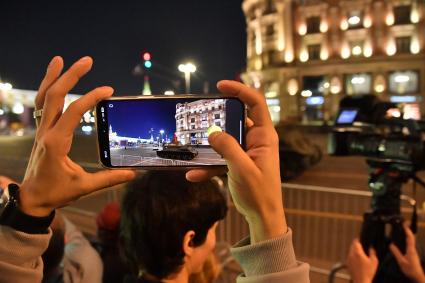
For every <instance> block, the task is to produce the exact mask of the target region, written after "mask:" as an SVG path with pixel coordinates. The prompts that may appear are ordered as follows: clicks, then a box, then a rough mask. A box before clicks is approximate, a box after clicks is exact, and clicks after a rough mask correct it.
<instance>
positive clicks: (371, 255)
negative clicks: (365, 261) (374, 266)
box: [369, 248, 378, 263]
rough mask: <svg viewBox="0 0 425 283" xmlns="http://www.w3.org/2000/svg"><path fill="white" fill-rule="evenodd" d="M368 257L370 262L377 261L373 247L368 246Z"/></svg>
mask: <svg viewBox="0 0 425 283" xmlns="http://www.w3.org/2000/svg"><path fill="white" fill-rule="evenodd" d="M369 258H370V260H371V261H372V262H374V263H376V262H378V257H377V256H376V251H375V249H374V248H369Z"/></svg>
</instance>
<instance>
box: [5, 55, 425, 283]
mask: <svg viewBox="0 0 425 283" xmlns="http://www.w3.org/2000/svg"><path fill="white" fill-rule="evenodd" d="M92 64H93V61H92V59H91V58H90V57H84V58H82V59H80V60H79V61H77V62H76V63H74V64H73V65H72V66H71V67H70V68H69V69H68V70H67V71H65V72H62V71H63V65H64V63H63V60H62V58H61V57H58V56H57V57H54V58H53V59H52V61H51V62H50V64H49V66H48V68H47V71H46V74H45V77H44V79H43V81H42V82H41V85H40V88H39V91H38V95H37V97H36V101H35V106H36V109H37V111H36V114H37V115H35V117H36V119H37V126H38V128H37V133H36V136H35V142H34V147H33V150H32V152H31V156H30V158H29V162H28V167H27V170H26V173H25V176H24V178H23V180H22V182H21V183H20V184H16V183H15V182H11V181H10V180H7V179H0V182H1V183H0V187H3V188H6V187H7V188H8V190H7V194H8V201H7V204H6V205H5V208H4V210H3V211H2V212H1V215H0V242H1V243H3V244H2V245H0V282H15V283H20V282H102V280H103V282H193V283H195V282H213V281H214V280H215V278H216V277H217V276H218V274H219V271H220V269H219V267H218V263H217V261H216V260H215V259H214V256H213V251H214V247H215V243H216V238H215V230H216V227H217V225H218V222H219V221H220V220H221V219H223V218H224V217H225V216H226V212H227V205H226V201H225V198H224V197H223V195H222V193H221V192H220V190H218V189H217V187H216V185H215V184H214V182H212V181H211V178H212V177H213V176H216V175H221V174H227V180H228V190H229V192H230V195H231V197H232V200H233V203H234V204H235V206H236V209H237V210H238V211H239V212H240V213H241V214H242V215H243V216H244V217H245V219H246V221H247V222H248V225H249V235H248V236H247V237H246V238H245V239H242V240H241V241H240V242H239V243H237V244H236V245H235V246H234V247H233V248H232V250H231V252H232V255H233V257H234V258H235V259H236V261H237V262H238V263H239V264H240V266H241V268H242V273H241V274H240V275H239V276H238V278H237V282H244V283H245V282H256V283H261V282H267V283H274V282H289V283H290V282H297V283H302V282H309V265H308V264H307V263H303V262H299V261H297V259H296V257H295V251H294V248H293V245H292V231H291V229H290V228H289V227H288V226H287V223H286V219H285V212H284V207H283V200H282V191H281V178H280V171H279V139H278V136H277V133H276V131H275V129H274V127H273V124H272V121H271V119H270V116H269V112H268V108H267V104H266V102H265V99H264V97H263V96H262V95H261V94H260V93H258V92H257V91H256V90H253V89H251V88H249V87H247V86H245V85H243V84H242V83H239V82H235V81H220V82H219V83H218V85H217V87H218V89H219V90H220V92H222V93H223V94H225V95H228V96H235V97H238V98H239V99H241V100H242V101H243V102H244V103H245V104H246V105H247V107H248V109H249V118H247V121H246V127H247V131H246V149H245V150H244V149H242V148H241V147H240V145H239V144H238V142H237V141H236V140H235V139H234V138H233V137H231V136H230V135H228V134H227V133H225V132H220V133H213V134H211V135H210V136H209V143H210V145H211V146H212V147H213V149H214V150H215V151H216V152H218V153H219V154H220V155H221V156H223V157H224V159H225V160H226V164H227V167H226V168H225V169H214V170H206V169H192V170H189V171H187V172H184V171H150V172H147V173H145V174H143V175H141V176H136V172H135V171H132V170H103V171H99V172H96V173H88V172H86V171H84V169H83V168H82V167H80V166H79V165H78V164H76V163H75V162H73V161H72V160H71V159H70V158H69V157H68V153H69V151H70V148H71V144H72V139H73V133H74V129H75V128H76V127H77V125H78V124H79V122H80V119H81V117H82V115H83V114H84V113H85V112H86V111H88V110H90V109H92V108H93V107H94V106H95V105H96V103H97V102H98V101H100V100H102V99H105V98H108V97H110V96H111V95H112V93H113V89H112V88H111V87H108V86H103V87H99V88H96V89H94V90H92V91H90V92H88V93H87V94H86V95H84V96H82V97H81V98H79V99H78V100H76V101H74V102H73V103H72V104H71V105H70V106H69V107H68V108H67V109H66V110H65V111H64V112H63V105H64V98H65V95H66V94H67V93H68V92H69V91H70V90H71V89H72V88H73V87H74V86H75V85H76V84H77V83H78V80H79V79H80V78H81V77H82V76H84V75H85V74H86V73H87V72H89V70H90V69H91V67H92ZM122 183H127V185H126V192H125V195H124V197H123V201H122V204H121V206H119V205H118V204H110V205H108V207H106V208H105V209H104V211H102V212H101V213H100V214H99V217H98V218H97V223H98V227H99V229H98V235H97V236H98V237H97V239H98V241H99V242H98V243H97V244H96V243H95V244H94V245H93V244H92V243H90V242H89V241H87V239H85V237H84V236H83V234H82V233H81V232H80V231H78V230H77V229H76V228H75V226H74V225H73V224H72V223H71V222H70V221H69V220H67V219H66V217H64V215H62V214H61V213H59V212H57V209H58V208H60V207H63V206H66V205H68V204H70V203H71V202H73V201H75V200H77V199H78V198H80V197H82V196H85V195H87V194H90V193H92V192H95V191H99V190H102V189H103V188H106V187H111V186H113V185H117V184H122ZM6 185H7V186H6ZM405 230H406V239H407V250H406V253H405V254H403V253H401V252H400V250H399V249H398V248H397V247H396V246H394V245H390V250H391V252H392V253H393V254H394V257H395V258H396V260H397V262H398V264H399V266H400V268H401V270H402V272H404V274H405V275H406V276H407V277H408V278H410V279H411V280H412V281H413V282H425V276H424V273H423V271H422V268H421V265H420V260H419V257H418V254H417V252H416V248H415V237H414V235H413V234H412V233H411V231H410V230H409V229H408V228H406V229H405ZM5 243H6V244H5ZM93 246H94V247H93ZM347 263H348V267H349V271H350V274H351V276H352V279H353V281H354V282H355V283H365V282H372V281H373V278H374V275H375V273H376V271H377V268H378V259H377V257H376V255H375V252H374V250H373V248H372V249H370V250H369V251H367V252H365V251H364V250H363V248H362V246H361V244H360V243H359V242H358V240H355V241H354V242H353V244H352V246H351V249H350V253H349V256H348V260H347Z"/></svg>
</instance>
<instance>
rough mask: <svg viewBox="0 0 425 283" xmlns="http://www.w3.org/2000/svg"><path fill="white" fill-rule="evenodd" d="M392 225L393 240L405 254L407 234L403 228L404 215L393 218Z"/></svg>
mask: <svg viewBox="0 0 425 283" xmlns="http://www.w3.org/2000/svg"><path fill="white" fill-rule="evenodd" d="M391 227H392V229H391V236H390V238H391V241H392V242H393V243H394V244H395V245H396V246H397V247H398V248H399V249H400V251H401V252H402V253H403V254H404V253H406V234H405V233H404V228H403V217H401V216H395V217H394V218H393V219H391Z"/></svg>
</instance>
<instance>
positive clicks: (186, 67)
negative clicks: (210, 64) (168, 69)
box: [178, 62, 196, 93]
mask: <svg viewBox="0 0 425 283" xmlns="http://www.w3.org/2000/svg"><path fill="white" fill-rule="evenodd" d="M178 69H179V71H180V72H182V73H184V81H185V85H186V93H190V73H194V72H195V71H196V66H195V65H193V64H192V63H190V62H188V63H186V64H180V65H179V66H178Z"/></svg>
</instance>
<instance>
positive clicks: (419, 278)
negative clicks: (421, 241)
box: [347, 225, 425, 283]
mask: <svg viewBox="0 0 425 283" xmlns="http://www.w3.org/2000/svg"><path fill="white" fill-rule="evenodd" d="M404 231H405V234H406V254H403V253H402V252H401V251H400V250H399V248H398V247H397V246H396V245H394V244H393V243H391V244H390V246H389V249H390V251H391V253H392V254H393V256H394V258H395V259H396V261H397V264H398V266H399V267H400V270H401V271H402V272H403V274H404V275H406V277H407V278H409V279H410V280H411V281H412V282H414V283H425V274H424V271H423V269H422V266H421V261H420V258H419V255H418V252H417V251H416V239H415V235H413V233H412V231H411V230H410V229H409V227H407V226H406V225H404ZM378 264H379V261H378V258H377V256H376V252H375V250H374V249H373V248H370V250H369V253H368V254H366V253H365V252H364V250H363V247H362V245H361V244H360V241H359V240H358V239H355V240H354V241H353V243H352V244H351V247H350V251H349V253H348V258H347V267H348V270H349V272H350V275H351V278H352V280H353V282H354V283H371V282H372V281H373V278H374V277H375V274H376V271H377V270H378Z"/></svg>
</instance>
